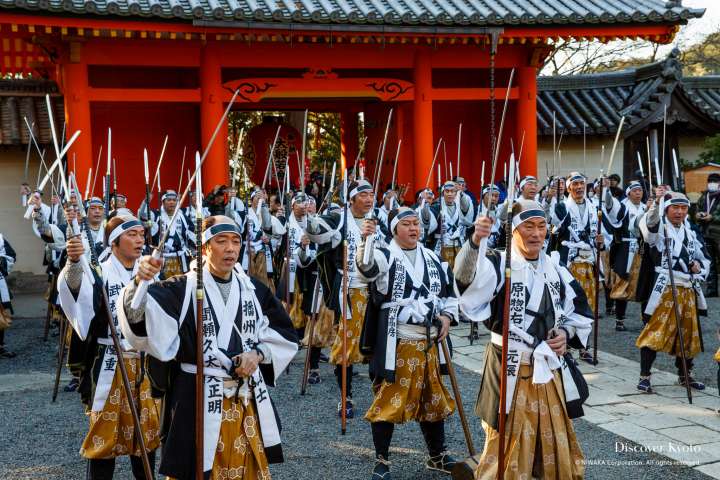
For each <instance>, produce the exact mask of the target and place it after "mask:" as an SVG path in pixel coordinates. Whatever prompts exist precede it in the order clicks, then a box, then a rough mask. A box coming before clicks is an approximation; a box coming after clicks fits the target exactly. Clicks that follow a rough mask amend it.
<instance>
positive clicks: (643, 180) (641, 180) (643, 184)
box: [635, 152, 647, 196]
mask: <svg viewBox="0 0 720 480" xmlns="http://www.w3.org/2000/svg"><path fill="white" fill-rule="evenodd" d="M635 153H637V160H638V167H640V185H641V186H642V189H643V196H645V194H646V193H647V192H646V191H645V171H644V170H643V165H642V158H641V157H640V152H635Z"/></svg>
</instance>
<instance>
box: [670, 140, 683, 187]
mask: <svg viewBox="0 0 720 480" xmlns="http://www.w3.org/2000/svg"><path fill="white" fill-rule="evenodd" d="M672 156H673V166H674V167H675V179H676V180H675V181H676V183H677V188H678V189H680V190H685V182H684V181H683V178H682V176H681V175H680V174H681V171H680V166H679V165H678V159H677V152H676V151H675V149H674V148H673V149H672Z"/></svg>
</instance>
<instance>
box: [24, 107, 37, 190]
mask: <svg viewBox="0 0 720 480" xmlns="http://www.w3.org/2000/svg"><path fill="white" fill-rule="evenodd" d="M23 120H25V125H27V126H28V132H30V136H32V129H33V127H34V126H35V122H33V123H32V125H28V120H27V117H23ZM31 149H32V141H30V142H28V148H27V153H25V177H24V178H25V183H27V181H28V168H29V167H30V150H31Z"/></svg>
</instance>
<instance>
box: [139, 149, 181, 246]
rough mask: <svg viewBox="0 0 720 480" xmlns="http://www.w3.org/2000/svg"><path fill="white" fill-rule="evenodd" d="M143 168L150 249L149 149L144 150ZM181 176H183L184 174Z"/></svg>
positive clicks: (146, 239) (146, 233)
mask: <svg viewBox="0 0 720 480" xmlns="http://www.w3.org/2000/svg"><path fill="white" fill-rule="evenodd" d="M143 166H144V167H145V218H146V219H147V224H148V226H147V227H146V228H145V243H147V246H148V247H150V245H152V231H151V230H152V228H151V227H150V222H151V220H152V216H151V215H150V169H149V168H148V152H147V148H144V149H143ZM180 176H182V173H181V174H180Z"/></svg>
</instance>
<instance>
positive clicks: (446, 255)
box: [440, 246, 460, 270]
mask: <svg viewBox="0 0 720 480" xmlns="http://www.w3.org/2000/svg"><path fill="white" fill-rule="evenodd" d="M458 253H460V247H453V246H443V247H442V248H441V249H440V259H441V260H442V261H443V262H447V263H448V265H450V269H451V270H452V269H453V268H455V257H457V254H458Z"/></svg>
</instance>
